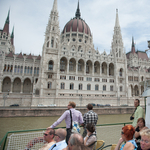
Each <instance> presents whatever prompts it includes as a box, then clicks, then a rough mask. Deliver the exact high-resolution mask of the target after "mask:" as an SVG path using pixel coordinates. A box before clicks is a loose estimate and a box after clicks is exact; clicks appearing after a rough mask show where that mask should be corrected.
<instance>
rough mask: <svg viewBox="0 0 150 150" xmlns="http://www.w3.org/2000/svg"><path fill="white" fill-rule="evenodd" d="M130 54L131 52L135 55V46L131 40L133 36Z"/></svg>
mask: <svg viewBox="0 0 150 150" xmlns="http://www.w3.org/2000/svg"><path fill="white" fill-rule="evenodd" d="M131 52H132V53H135V45H134V38H133V36H132V46H131Z"/></svg>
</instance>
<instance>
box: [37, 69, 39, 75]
mask: <svg viewBox="0 0 150 150" xmlns="http://www.w3.org/2000/svg"><path fill="white" fill-rule="evenodd" d="M37 75H39V67H38V68H37Z"/></svg>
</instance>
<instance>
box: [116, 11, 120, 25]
mask: <svg viewBox="0 0 150 150" xmlns="http://www.w3.org/2000/svg"><path fill="white" fill-rule="evenodd" d="M115 27H120V25H119V17H118V9H116V23H115Z"/></svg>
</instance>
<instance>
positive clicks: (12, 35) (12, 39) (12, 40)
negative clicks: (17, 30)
mask: <svg viewBox="0 0 150 150" xmlns="http://www.w3.org/2000/svg"><path fill="white" fill-rule="evenodd" d="M11 44H12V45H14V27H13V29H12V33H11Z"/></svg>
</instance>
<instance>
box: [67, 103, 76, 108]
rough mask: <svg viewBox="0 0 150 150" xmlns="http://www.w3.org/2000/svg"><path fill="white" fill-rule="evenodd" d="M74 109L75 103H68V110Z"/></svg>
mask: <svg viewBox="0 0 150 150" xmlns="http://www.w3.org/2000/svg"><path fill="white" fill-rule="evenodd" d="M75 107H76V103H75V102H69V104H68V109H70V108H75Z"/></svg>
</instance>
